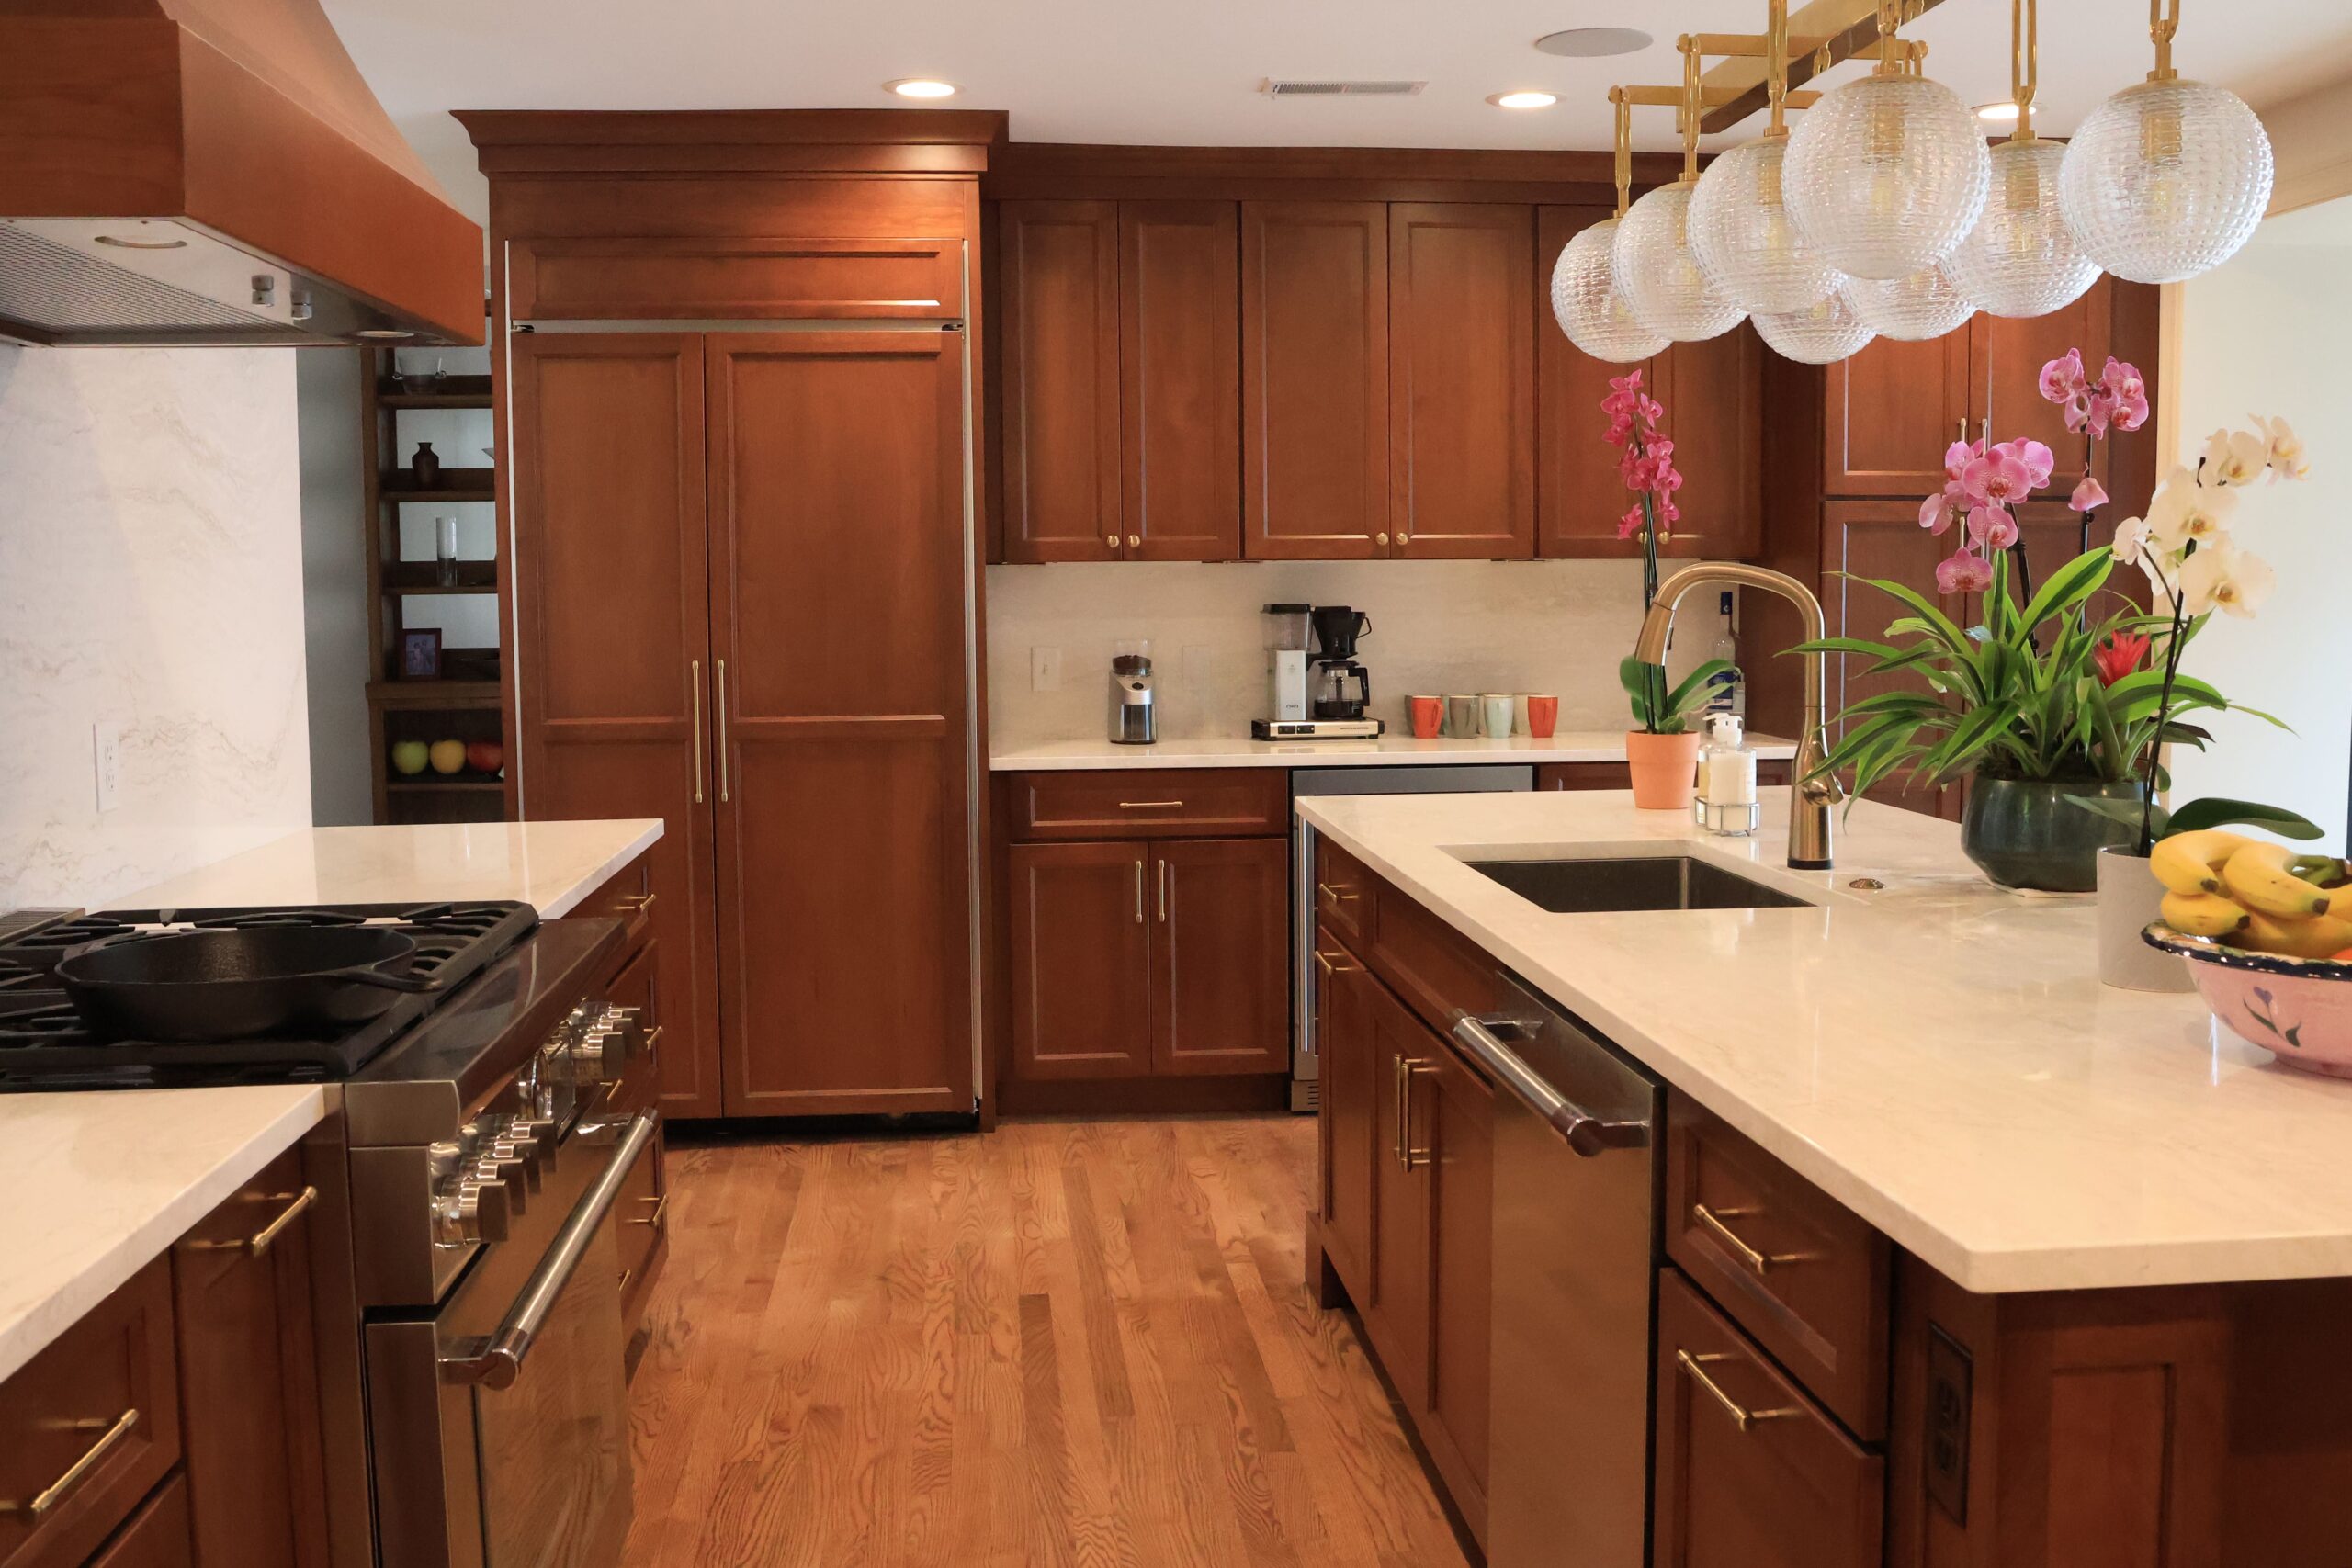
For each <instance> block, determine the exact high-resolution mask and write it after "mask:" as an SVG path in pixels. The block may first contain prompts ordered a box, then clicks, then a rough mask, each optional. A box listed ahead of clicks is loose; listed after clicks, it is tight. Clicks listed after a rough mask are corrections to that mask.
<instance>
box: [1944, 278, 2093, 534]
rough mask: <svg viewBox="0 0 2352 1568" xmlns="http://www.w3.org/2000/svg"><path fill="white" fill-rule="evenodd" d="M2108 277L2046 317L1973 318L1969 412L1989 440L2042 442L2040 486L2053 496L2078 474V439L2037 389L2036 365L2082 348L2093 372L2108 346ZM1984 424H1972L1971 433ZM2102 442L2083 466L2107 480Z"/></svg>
mask: <svg viewBox="0 0 2352 1568" xmlns="http://www.w3.org/2000/svg"><path fill="white" fill-rule="evenodd" d="M2114 308H2115V281H2114V279H2112V278H2110V277H2108V276H2100V278H2099V279H2098V281H2097V282H2096V283H2093V284H2092V285H2091V286H2090V288H2089V290H2088V291H2087V292H2086V293H2085V294H2084V296H2083V297H2082V298H2081V299H2077V300H2075V302H2074V303H2073V304H2071V305H2068V306H2065V307H2064V308H2063V309H2061V310H2052V311H2051V312H2050V314H2048V315H2046V316H2034V317H2031V318H2029V319H2027V320H2024V321H2009V320H2007V319H2005V318H2003V317H2000V316H1993V315H1979V316H1978V317H1977V318H1976V321H1975V328H1976V355H1977V360H1978V364H1977V366H1976V367H1975V371H1974V374H1973V378H1972V379H1973V381H1974V383H1975V385H1976V388H1977V389H1978V396H1979V400H1980V401H1979V406H1978V408H1977V411H1976V412H1977V418H1978V419H1979V420H1980V421H1984V420H1989V421H1990V425H1989V428H1990V429H1991V431H1992V434H1993V439H1994V440H1996V441H2014V440H2018V439H2021V438H2022V439H2030V440H2034V441H2040V442H2042V443H2043V444H2045V445H2046V446H2049V448H2050V450H2051V453H2052V456H2053V457H2056V458H2057V464H2056V466H2055V467H2054V468H2052V470H2051V474H2050V483H2049V485H2048V486H2047V487H2046V488H2045V489H2044V490H2043V491H2041V493H2042V494H2044V495H2051V496H2056V497H2059V498H2061V499H2063V498H2064V497H2065V496H2067V495H2070V494H2072V493H2073V491H2074V489H2075V485H2077V484H2078V483H2080V482H2081V481H2082V478H2083V445H2084V443H2083V438H2082V436H2081V435H2079V434H2069V433H2068V432H2067V429H2066V414H2065V411H2064V409H2062V408H2061V407H2059V405H2057V404H2056V403H2053V402H2052V401H2051V400H2049V399H2047V398H2045V397H2043V396H2042V395H2041V367H2043V366H2044V365H2047V364H2048V363H2049V362H2050V361H2052V360H2053V359H2056V358H2058V357H2060V356H2061V355H2064V353H2065V352H2066V351H2067V350H2068V349H2070V348H2079V349H2081V350H2082V351H2083V364H2084V367H2086V369H2088V371H2089V372H2090V374H2091V375H2092V377H2093V378H2096V377H2097V376H2098V373H2099V371H2100V370H2101V369H2102V368H2103V367H2105V366H2106V364H2107V356H2108V355H2109V354H2110V353H2112V352H2113V348H2112V344H2113V342H2114V333H2113V321H2114ZM1986 428H1987V426H1986V425H1985V424H1983V423H1980V424H1979V425H1978V427H1977V429H1976V431H1975V432H1974V433H1973V434H1983V433H1984V431H1985V429H1986ZM2107 457H2108V444H2107V443H2106V442H2104V441H2101V442H2098V443H2095V444H2094V445H2093V451H2092V454H2091V472H2092V473H2094V474H2096V475H2098V479H2099V481H2100V482H2101V483H2102V484H2104V483H2105V482H2106V479H2107Z"/></svg>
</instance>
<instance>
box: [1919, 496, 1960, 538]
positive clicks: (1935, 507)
mask: <svg viewBox="0 0 2352 1568" xmlns="http://www.w3.org/2000/svg"><path fill="white" fill-rule="evenodd" d="M1951 509H1952V491H1951V489H1950V488H1949V487H1948V488H1946V489H1943V490H1940V491H1937V492H1936V493H1935V494H1933V495H1931V496H1929V497H1928V499H1927V500H1925V501H1923V502H1920V503H1919V526H1920V527H1922V528H1925V529H1926V530H1927V531H1928V533H1930V534H1940V533H1942V532H1943V531H1944V530H1945V529H1947V528H1949V527H1951Z"/></svg>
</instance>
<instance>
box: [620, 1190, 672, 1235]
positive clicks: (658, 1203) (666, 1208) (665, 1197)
mask: <svg viewBox="0 0 2352 1568" xmlns="http://www.w3.org/2000/svg"><path fill="white" fill-rule="evenodd" d="M638 1201H639V1202H640V1203H650V1204H652V1205H653V1212H652V1213H650V1214H648V1215H646V1216H645V1218H643V1219H641V1220H623V1221H622V1222H621V1224H625V1225H643V1226H645V1227H646V1228H647V1229H648V1230H660V1229H661V1228H662V1215H663V1214H665V1213H669V1212H670V1195H669V1194H668V1193H667V1192H664V1193H662V1195H661V1196H660V1197H658V1198H639V1200H638Z"/></svg>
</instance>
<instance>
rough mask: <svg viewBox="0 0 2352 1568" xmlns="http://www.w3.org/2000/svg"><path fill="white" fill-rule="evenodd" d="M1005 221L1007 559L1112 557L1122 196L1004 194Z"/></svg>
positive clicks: (1002, 329)
mask: <svg viewBox="0 0 2352 1568" xmlns="http://www.w3.org/2000/svg"><path fill="white" fill-rule="evenodd" d="M998 223H999V227H998V239H997V245H998V256H999V263H998V265H999V267H1000V268H1001V274H1000V278H1001V282H1000V289H1001V298H1002V301H1003V303H1002V306H1001V312H1002V320H1001V322H1000V323H999V328H998V333H997V338H998V349H997V352H998V354H999V355H1001V358H1002V362H1003V364H1002V373H1003V385H1004V406H1003V430H1004V456H1003V461H1004V558H1005V559H1007V560H1013V561H1056V560H1115V559H1117V558H1118V557H1119V555H1120V553H1121V551H1122V550H1123V548H1124V547H1125V517H1124V514H1123V512H1122V506H1121V502H1120V493H1119V492H1120V481H1119V207H1118V204H1117V203H1116V202H1111V201H1008V202H1006V203H1005V204H1004V206H1003V208H1002V209H1001V212H1000V214H999V219H998Z"/></svg>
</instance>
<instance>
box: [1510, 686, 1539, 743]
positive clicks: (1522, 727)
mask: <svg viewBox="0 0 2352 1568" xmlns="http://www.w3.org/2000/svg"><path fill="white" fill-rule="evenodd" d="M1510 732H1511V733H1512V734H1513V735H1532V734H1534V733H1535V731H1533V730H1532V729H1530V728H1527V694H1526V693H1525V692H1513V693H1512V694H1510Z"/></svg>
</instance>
